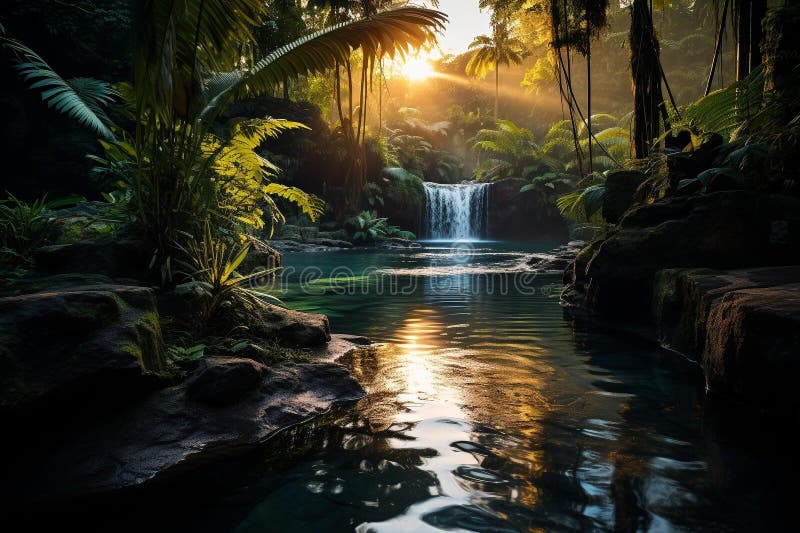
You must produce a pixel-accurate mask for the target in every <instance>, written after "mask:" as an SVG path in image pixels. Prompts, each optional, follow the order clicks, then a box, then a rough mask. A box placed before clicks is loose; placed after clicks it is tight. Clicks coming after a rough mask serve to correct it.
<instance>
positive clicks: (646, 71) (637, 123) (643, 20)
mask: <svg viewBox="0 0 800 533" xmlns="http://www.w3.org/2000/svg"><path fill="white" fill-rule="evenodd" d="M630 47H631V77H632V80H633V145H634V156H635V157H636V158H637V159H644V158H646V157H647V156H648V154H649V153H650V146H651V145H652V143H653V140H654V139H656V138H657V137H658V136H659V134H660V133H661V117H660V113H661V111H662V109H663V108H664V96H663V94H662V92H661V66H660V61H661V60H660V58H659V46H658V39H656V36H655V29H654V28H653V17H652V14H651V13H650V8H649V7H648V0H634V1H633V6H632V7H631V31H630Z"/></svg>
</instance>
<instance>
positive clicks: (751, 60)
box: [736, 0, 767, 81]
mask: <svg viewBox="0 0 800 533" xmlns="http://www.w3.org/2000/svg"><path fill="white" fill-rule="evenodd" d="M766 13H767V1H766V0H737V2H736V14H737V15H738V17H737V18H738V20H737V21H736V80H737V81H738V80H741V79H742V78H745V77H746V76H747V75H748V74H750V72H752V71H753V69H755V68H756V67H758V66H759V65H760V64H761V61H762V57H761V41H762V40H763V37H764V32H763V30H762V28H761V23H762V21H763V20H764V16H765V15H766Z"/></svg>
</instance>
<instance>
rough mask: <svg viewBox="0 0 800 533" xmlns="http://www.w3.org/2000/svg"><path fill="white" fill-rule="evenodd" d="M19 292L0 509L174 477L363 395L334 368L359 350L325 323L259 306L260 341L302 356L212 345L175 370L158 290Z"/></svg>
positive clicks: (0, 392) (68, 283) (34, 288)
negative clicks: (265, 358)
mask: <svg viewBox="0 0 800 533" xmlns="http://www.w3.org/2000/svg"><path fill="white" fill-rule="evenodd" d="M16 292H17V294H10V295H7V296H5V297H2V298H0V340H1V341H2V342H0V363H2V367H3V373H2V375H1V376H0V385H2V386H1V387H0V419H2V423H3V427H4V428H5V430H6V438H5V439H4V442H3V444H2V449H3V451H4V452H5V453H6V456H7V457H13V458H14V461H13V462H12V463H11V464H10V465H8V466H7V468H6V473H5V475H4V479H5V480H6V483H5V484H4V488H3V493H4V494H3V497H4V499H5V500H6V502H14V503H16V504H31V503H33V502H44V501H61V500H63V499H64V498H70V499H74V498H80V497H83V496H89V495H99V494H106V493H117V492H119V491H123V490H127V489H132V488H142V487H147V486H149V485H151V484H153V483H157V482H171V481H175V480H178V479H181V478H184V477H185V476H187V475H191V474H192V472H194V471H196V470H197V469H202V468H205V467H207V466H209V465H213V464H215V463H216V462H218V461H221V460H224V459H228V458H231V457H235V456H237V455H240V454H242V453H245V452H247V451H248V450H253V449H255V448H257V447H258V446H260V445H263V444H264V443H265V442H266V441H267V440H268V439H269V438H270V437H272V436H273V435H275V434H276V433H278V432H280V431H281V430H283V429H285V428H287V427H290V426H294V425H296V424H300V423H303V422H306V421H308V420H310V419H312V418H314V417H316V416H319V415H320V414H323V413H325V412H328V411H329V410H331V409H332V408H333V407H335V406H336V405H340V404H343V403H347V402H352V401H355V400H358V399H359V398H361V397H362V396H363V394H364V392H363V390H362V388H361V386H360V385H359V384H358V382H357V381H356V380H355V379H354V378H353V377H352V376H351V375H350V373H349V372H348V371H347V369H346V368H345V367H344V366H342V365H339V364H337V363H335V360H336V359H338V358H339V357H341V356H343V355H345V354H347V353H349V352H351V351H353V350H357V349H360V348H363V347H364V346H365V345H367V344H369V341H368V340H367V339H364V338H360V337H349V336H343V335H331V334H330V328H329V325H328V320H327V317H324V316H322V315H314V314H308V313H301V312H297V311H290V310H285V309H281V308H277V307H271V308H265V311H264V316H263V321H262V329H263V331H261V332H260V333H261V334H263V335H264V336H265V338H269V339H278V340H280V342H281V343H282V344H283V345H285V346H295V347H299V348H300V349H302V351H301V352H298V351H297V350H298V348H295V349H294V350H295V352H296V353H301V354H302V358H300V359H296V360H295V361H294V362H293V361H292V360H287V361H285V362H282V363H278V364H275V365H272V366H267V365H265V364H264V363H263V362H262V361H261V360H259V359H260V352H259V350H257V349H254V350H248V349H244V350H241V351H238V352H237V353H226V352H224V351H222V350H220V353H216V349H215V348H213V347H212V348H209V349H207V350H206V353H205V354H204V356H203V357H202V358H198V359H192V360H183V361H180V362H179V363H178V365H177V366H176V363H175V362H174V361H171V360H170V359H169V358H168V357H167V356H166V353H165V342H164V332H163V331H162V322H163V321H164V320H165V317H164V316H163V314H162V313H163V312H164V310H165V309H167V308H168V307H169V306H167V305H165V303H164V302H165V299H164V296H163V295H160V294H159V293H158V292H157V291H156V290H155V289H152V288H150V287H146V286H140V285H137V284H134V282H133V281H132V280H129V281H128V282H127V283H125V282H121V281H119V280H114V279H112V278H108V277H105V276H103V275H85V274H84V275H77V274H76V275H63V274H62V275H59V276H52V277H47V278H40V279H38V280H30V281H28V282H27V283H20V284H18V285H17V289H16ZM167 300H168V299H167Z"/></svg>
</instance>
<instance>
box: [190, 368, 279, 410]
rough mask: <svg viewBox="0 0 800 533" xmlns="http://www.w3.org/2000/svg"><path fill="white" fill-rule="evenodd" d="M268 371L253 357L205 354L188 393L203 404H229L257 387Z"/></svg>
mask: <svg viewBox="0 0 800 533" xmlns="http://www.w3.org/2000/svg"><path fill="white" fill-rule="evenodd" d="M266 371H267V367H266V366H265V365H263V364H261V363H259V362H257V361H254V360H252V359H243V358H238V357H206V358H205V360H204V361H203V365H202V368H201V369H200V371H199V372H198V373H197V375H196V376H195V377H194V378H193V379H192V380H191V381H190V382H189V384H188V386H187V390H186V392H187V394H189V396H191V397H192V398H194V399H196V400H198V401H201V402H204V403H208V404H211V405H230V404H232V403H236V402H237V401H239V400H240V399H241V398H242V397H243V396H244V395H245V394H247V393H248V392H252V391H253V390H255V389H256V387H257V386H258V384H259V383H261V378H262V376H263V375H264V374H265V373H266Z"/></svg>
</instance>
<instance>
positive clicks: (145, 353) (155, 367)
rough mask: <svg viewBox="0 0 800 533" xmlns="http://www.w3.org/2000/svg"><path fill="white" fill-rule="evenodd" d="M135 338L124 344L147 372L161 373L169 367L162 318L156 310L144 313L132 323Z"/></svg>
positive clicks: (126, 349)
mask: <svg viewBox="0 0 800 533" xmlns="http://www.w3.org/2000/svg"><path fill="white" fill-rule="evenodd" d="M130 331H131V333H132V336H133V338H132V339H131V340H129V341H127V342H126V343H125V344H124V345H123V350H124V351H126V352H127V353H129V354H131V355H132V356H133V357H135V358H136V360H137V361H138V362H139V365H141V367H142V369H143V370H145V371H146V372H156V373H161V372H164V371H165V370H166V369H167V362H166V356H165V348H164V338H163V336H162V333H161V319H160V317H159V315H158V312H156V311H150V312H147V313H143V314H142V315H141V316H139V318H138V319H137V320H136V321H135V322H134V323H133V324H131V328H130Z"/></svg>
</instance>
